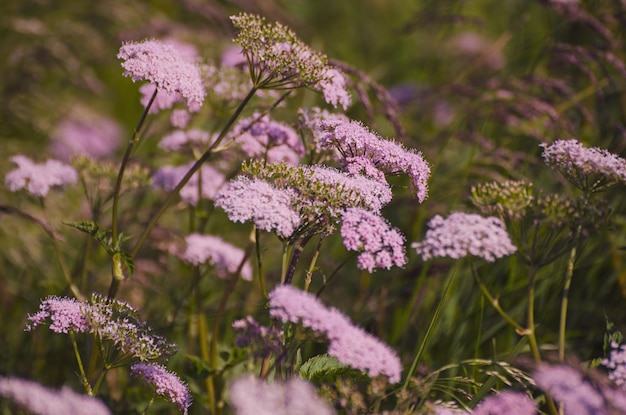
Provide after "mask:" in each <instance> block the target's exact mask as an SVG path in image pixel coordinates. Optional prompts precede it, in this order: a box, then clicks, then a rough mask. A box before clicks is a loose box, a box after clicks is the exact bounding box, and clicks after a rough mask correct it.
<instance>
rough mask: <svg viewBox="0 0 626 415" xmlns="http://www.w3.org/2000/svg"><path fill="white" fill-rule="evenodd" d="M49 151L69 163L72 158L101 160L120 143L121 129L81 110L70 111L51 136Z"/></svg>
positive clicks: (106, 120) (99, 116) (114, 123)
mask: <svg viewBox="0 0 626 415" xmlns="http://www.w3.org/2000/svg"><path fill="white" fill-rule="evenodd" d="M51 138H52V142H51V143H50V151H51V153H52V155H54V156H55V157H56V158H58V159H60V160H63V161H69V160H70V159H71V158H72V157H73V156H87V157H91V158H94V159H104V158H107V157H109V156H111V155H113V154H114V153H115V151H116V150H117V149H118V147H119V145H120V143H121V142H122V128H121V127H120V126H119V124H117V123H116V122H115V121H113V120H112V119H110V118H108V117H105V116H103V115H98V114H95V113H92V112H89V111H86V110H84V109H77V108H75V109H73V110H72V111H71V112H70V114H69V115H68V116H67V117H66V118H65V119H63V120H61V122H60V123H59V124H58V125H57V128H56V130H55V131H54V133H53V134H52V137H51Z"/></svg>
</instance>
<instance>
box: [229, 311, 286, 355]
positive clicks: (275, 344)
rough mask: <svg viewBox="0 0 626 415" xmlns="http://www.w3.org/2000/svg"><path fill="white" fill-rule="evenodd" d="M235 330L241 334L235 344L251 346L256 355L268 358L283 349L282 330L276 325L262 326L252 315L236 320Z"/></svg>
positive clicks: (234, 323)
mask: <svg viewBox="0 0 626 415" xmlns="http://www.w3.org/2000/svg"><path fill="white" fill-rule="evenodd" d="M233 330H234V331H235V333H238V334H239V336H238V337H237V340H235V345H236V346H237V347H247V348H250V349H251V350H252V354H253V355H254V356H255V357H258V358H266V357H268V356H270V355H272V354H278V353H280V352H281V351H282V343H281V339H282V332H281V331H280V330H279V329H278V328H276V327H267V326H262V325H261V324H259V323H258V322H257V321H256V320H254V318H252V316H248V317H246V318H245V319H242V320H237V321H234V322H233Z"/></svg>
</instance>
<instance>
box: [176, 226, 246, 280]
mask: <svg viewBox="0 0 626 415" xmlns="http://www.w3.org/2000/svg"><path fill="white" fill-rule="evenodd" d="M185 241H186V242H187V247H186V248H185V251H184V252H183V253H182V254H181V255H180V257H181V259H182V260H183V261H186V262H189V263H191V264H194V265H199V264H204V263H208V264H210V265H211V266H212V267H213V269H214V270H215V273H216V274H217V276H218V277H220V278H228V277H229V276H230V275H233V274H235V273H236V272H237V270H238V269H239V266H240V265H241V262H242V261H243V259H244V258H245V256H244V252H243V250H241V249H239V248H237V247H236V246H233V245H231V244H229V243H226V242H224V241H223V240H222V239H221V238H218V237H217V236H211V235H200V234H197V233H194V234H191V235H187V236H186V237H185ZM241 278H243V279H244V280H248V281H251V280H252V268H251V267H250V263H249V262H248V261H246V262H245V263H244V264H243V267H242V268H241Z"/></svg>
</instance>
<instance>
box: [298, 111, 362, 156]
mask: <svg viewBox="0 0 626 415" xmlns="http://www.w3.org/2000/svg"><path fill="white" fill-rule="evenodd" d="M349 121H350V119H349V118H348V117H347V116H346V115H345V114H342V113H332V112H330V111H328V110H325V109H321V108H319V107H313V108H300V109H299V110H298V128H299V129H300V130H301V131H307V132H308V133H309V134H310V138H309V139H308V140H307V141H306V142H307V147H308V148H309V149H312V150H314V151H315V153H321V152H323V151H324V150H328V148H327V147H328V146H324V147H322V143H325V140H324V137H325V136H326V134H327V133H326V130H329V129H333V128H334V127H335V126H336V125H337V124H341V123H346V122H349ZM333 150H335V149H333ZM335 151H336V150H335Z"/></svg>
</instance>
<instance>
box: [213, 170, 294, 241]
mask: <svg viewBox="0 0 626 415" xmlns="http://www.w3.org/2000/svg"><path fill="white" fill-rule="evenodd" d="M295 197H296V194H295V192H294V191H293V190H290V189H277V188H275V187H273V186H272V185H271V184H269V183H268V182H266V181H263V180H259V179H248V178H246V177H243V176H239V177H237V178H236V179H235V180H232V181H230V182H229V183H227V184H226V185H224V187H223V188H222V189H221V190H220V192H219V193H218V194H217V196H216V197H215V206H217V207H220V208H222V209H224V211H226V214H227V215H228V218H229V219H230V220H232V221H233V222H247V221H252V222H254V224H255V225H256V226H257V228H259V229H262V230H264V231H267V232H272V231H276V233H277V234H278V235H279V236H281V237H283V238H288V237H289V236H291V235H292V234H293V233H294V231H295V230H296V228H297V227H298V225H299V224H300V215H299V214H298V212H296V211H295V210H294V208H293V207H292V205H293V199H294V198H295Z"/></svg>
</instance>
